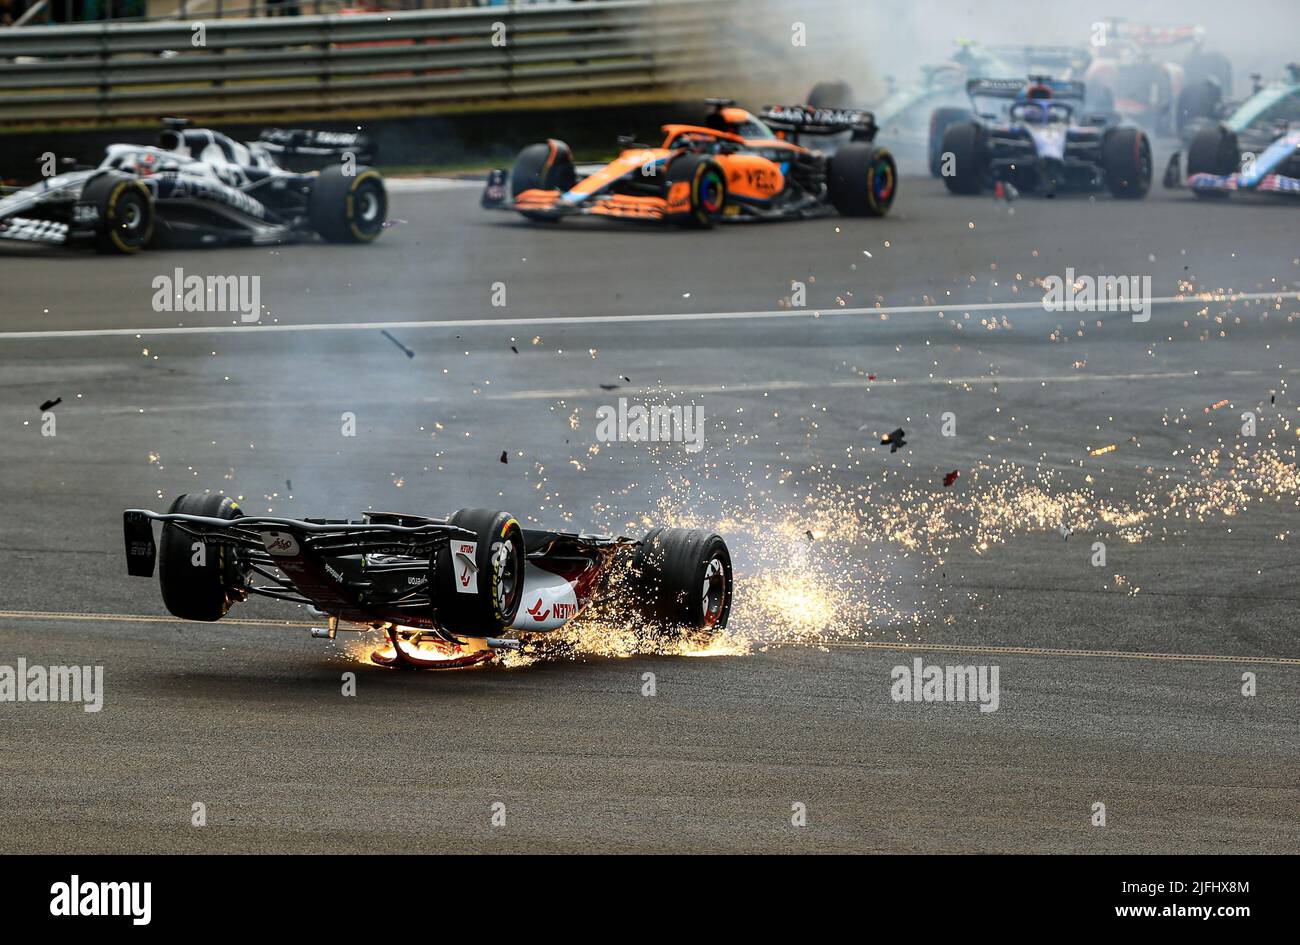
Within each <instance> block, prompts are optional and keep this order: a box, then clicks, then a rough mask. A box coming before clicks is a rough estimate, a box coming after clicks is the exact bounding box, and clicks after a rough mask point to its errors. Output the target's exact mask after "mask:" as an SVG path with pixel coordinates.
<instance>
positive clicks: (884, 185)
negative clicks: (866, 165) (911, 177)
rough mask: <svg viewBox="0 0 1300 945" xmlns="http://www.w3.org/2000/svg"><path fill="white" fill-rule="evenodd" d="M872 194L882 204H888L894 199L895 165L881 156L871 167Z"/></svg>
mask: <svg viewBox="0 0 1300 945" xmlns="http://www.w3.org/2000/svg"><path fill="white" fill-rule="evenodd" d="M870 187H871V194H872V196H873V197H874V198H875V200H876V203H877V204H879V205H880V206H888V205H889V203H890V201H892V200H893V199H894V167H893V165H892V164H891V163H890V162H889V161H888V160H887V159H885V158H880V159H878V160H877V161H876V163H875V164H873V165H872V167H871V180H870Z"/></svg>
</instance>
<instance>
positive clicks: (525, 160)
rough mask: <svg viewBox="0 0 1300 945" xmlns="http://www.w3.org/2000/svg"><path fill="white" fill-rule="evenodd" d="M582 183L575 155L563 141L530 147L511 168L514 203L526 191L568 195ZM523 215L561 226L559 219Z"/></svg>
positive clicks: (511, 193) (511, 188) (553, 139)
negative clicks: (548, 191) (576, 168)
mask: <svg viewBox="0 0 1300 945" xmlns="http://www.w3.org/2000/svg"><path fill="white" fill-rule="evenodd" d="M577 181H578V174H577V171H576V170H575V169H574V166H573V151H572V150H570V148H569V146H568V145H567V144H565V143H564V142H563V141H560V140H558V139H555V138H551V139H549V140H547V141H543V142H541V143H539V144H530V145H529V146H528V147H526V148H524V149H523V150H522V151H520V152H519V156H518V157H516V158H515V163H514V166H513V167H511V168H510V198H511V199H512V200H513V199H514V198H516V197H518V196H519V195H520V194H522V193H523V192H524V191H525V190H558V191H559V192H560V193H567V192H568V191H570V190H572V189H573V185H574V184H575V183H577ZM521 213H523V216H524V217H526V218H527V219H529V220H535V221H538V222H541V223H558V222H559V219H560V218H559V217H550V216H545V215H542V214H537V213H524V212H523V211H521Z"/></svg>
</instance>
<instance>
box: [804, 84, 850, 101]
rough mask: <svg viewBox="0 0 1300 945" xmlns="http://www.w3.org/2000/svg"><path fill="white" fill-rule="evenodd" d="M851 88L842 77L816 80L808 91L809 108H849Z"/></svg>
mask: <svg viewBox="0 0 1300 945" xmlns="http://www.w3.org/2000/svg"><path fill="white" fill-rule="evenodd" d="M852 102H853V89H851V88H850V87H849V84H848V83H847V82H845V81H844V80H843V79H835V80H833V81H830V82H818V83H817V84H816V85H814V86H813V87H812V89H811V90H810V91H809V92H808V102H807V105H808V107H809V108H851V107H852Z"/></svg>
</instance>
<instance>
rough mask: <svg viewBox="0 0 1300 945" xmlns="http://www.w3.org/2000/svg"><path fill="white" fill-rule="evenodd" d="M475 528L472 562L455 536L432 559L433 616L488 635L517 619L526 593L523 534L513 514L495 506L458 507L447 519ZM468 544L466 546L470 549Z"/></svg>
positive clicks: (455, 629) (450, 626)
mask: <svg viewBox="0 0 1300 945" xmlns="http://www.w3.org/2000/svg"><path fill="white" fill-rule="evenodd" d="M447 524H449V525H456V526H458V527H460V528H464V529H466V530H468V531H471V532H474V533H475V535H477V536H478V537H477V539H476V540H475V541H474V542H473V544H474V548H473V554H472V558H473V567H472V568H470V567H468V564H469V562H468V561H467V560H466V557H467V556H468V554H466V555H462V550H461V548H460V546H462V545H465V544H467V543H469V539H465V540H464V541H461V540H459V539H455V538H453V539H451V541H449V542H448V543H447V545H446V546H445V547H444V548H442V550H440V551H439V552H438V554H437V555H436V556H435V557H434V559H433V574H432V576H431V581H430V584H431V585H432V586H433V588H434V594H433V611H434V618H435V619H436V620H437V621H438V625H439V626H440V627H442V629H444V630H446V631H448V632H450V633H458V634H463V635H465V636H474V637H490V636H496V635H497V634H500V633H504V632H505V631H506V630H509V629H510V626H511V624H513V623H514V622H515V616H516V614H518V613H519V604H520V602H521V601H522V600H523V597H524V533H523V530H522V529H521V528H520V527H519V523H518V522H516V521H515V519H514V516H512V515H508V514H506V513H505V512H497V511H495V510H493V509H460V510H459V511H457V512H455V513H453V514H452V515H451V517H450V518H448V519H447ZM469 550H470V549H468V548H466V549H464V551H465V552H466V553H468V552H469Z"/></svg>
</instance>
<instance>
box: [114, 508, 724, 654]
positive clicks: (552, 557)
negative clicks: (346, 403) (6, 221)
mask: <svg viewBox="0 0 1300 945" xmlns="http://www.w3.org/2000/svg"><path fill="white" fill-rule="evenodd" d="M154 522H161V523H162V543H161V547H159V546H158V545H156V544H155V542H154V535H153V523H154ZM123 531H124V535H125V541H126V558H127V572H128V573H129V574H131V575H134V576H137V577H152V576H153V572H154V564H155V561H157V564H158V578H159V583H160V584H161V587H162V598H163V603H164V604H165V605H166V607H167V609H168V610H169V611H170V612H171V613H172V614H173V615H175V616H177V617H180V618H182V619H184V620H202V621H215V620H219V619H221V617H223V616H224V615H225V614H226V612H227V611H228V610H229V609H230V607H231V605H232V604H233V603H235V602H236V601H243V600H246V599H247V598H248V595H250V594H257V595H261V596H263V597H269V598H273V599H275V600H283V601H290V602H293V603H297V604H303V605H306V606H308V607H310V608H312V610H313V611H314V612H316V613H318V614H320V615H321V616H324V617H327V618H328V624H327V626H326V627H324V628H317V629H313V631H312V634H313V635H314V636H320V637H328V638H331V639H332V638H333V637H334V635H335V633H336V632H337V631H338V630H339V629H353V630H367V629H377V630H382V631H384V632H385V633H386V634H387V635H388V640H389V645H388V646H387V647H385V648H383V649H381V650H377V651H375V652H374V653H373V654H372V655H371V659H372V660H373V661H375V662H377V663H380V664H381V665H387V666H404V667H415V668H428V669H448V668H455V667H460V666H468V665H472V664H474V663H481V662H484V661H486V660H489V659H491V658H492V657H493V656H494V655H495V654H496V653H497V652H498V651H500V650H511V649H520V648H521V647H522V646H523V644H524V642H525V641H527V640H528V639H531V638H532V637H533V635H534V634H539V633H545V632H547V631H552V630H555V629H557V628H559V627H563V626H566V625H568V624H569V623H571V622H572V621H575V620H582V619H584V618H585V617H587V616H589V615H591V614H601V615H604V616H608V617H614V618H617V619H620V620H626V621H629V622H631V623H632V624H633V625H635V626H636V627H637V628H638V629H640V630H644V631H645V632H647V633H650V634H653V635H657V636H667V637H675V638H682V637H689V638H691V639H692V640H695V639H698V640H701V641H707V640H709V639H711V638H712V637H713V636H715V635H716V634H718V633H720V632H721V631H722V629H723V628H724V627H725V626H726V624H727V617H728V614H729V612H730V610H731V598H732V574H731V556H730V554H729V552H728V551H727V545H726V542H724V541H723V540H722V538H720V537H719V536H718V535H715V534H711V533H710V532H708V531H707V530H704V529H684V528H654V529H652V530H651V531H650V533H649V534H647V535H646V536H645V538H643V539H641V540H639V541H638V540H635V539H631V538H616V537H611V536H607V535H586V534H578V533H570V532H553V531H544V530H537V529H526V528H521V527H520V526H519V524H518V522H516V521H515V520H514V518H512V517H511V516H509V515H507V514H506V513H504V512H496V511H491V510H485V509H461V510H460V511H458V512H456V513H454V514H452V515H451V516H449V517H448V518H446V519H436V518H426V517H424V516H420V515H403V514H398V513H393V512H369V513H366V514H365V515H364V516H363V517H362V518H361V519H360V520H359V521H347V520H333V519H306V520H303V521H298V520H294V519H284V518H268V517H260V516H245V515H243V513H242V512H240V510H239V507H238V506H237V505H236V504H235V503H234V502H233V501H232V500H231V499H230V498H228V497H226V496H223V495H197V494H188V495H182V496H180V497H179V498H178V499H176V501H175V502H173V503H172V505H171V509H170V511H168V512H167V513H166V514H160V513H157V512H151V511H149V510H146V509H128V510H127V511H126V512H125V513H123ZM341 624H347V625H350V626H344V627H341V626H340V625H341Z"/></svg>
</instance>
